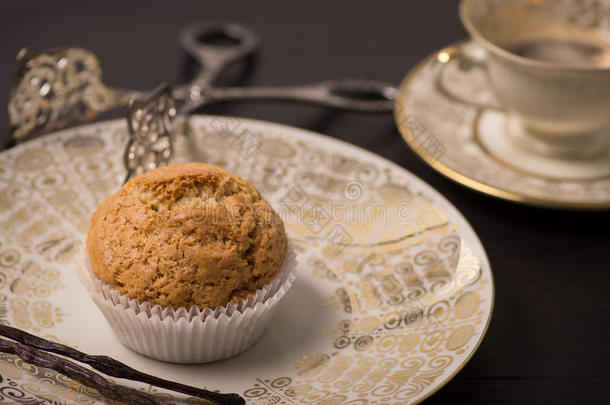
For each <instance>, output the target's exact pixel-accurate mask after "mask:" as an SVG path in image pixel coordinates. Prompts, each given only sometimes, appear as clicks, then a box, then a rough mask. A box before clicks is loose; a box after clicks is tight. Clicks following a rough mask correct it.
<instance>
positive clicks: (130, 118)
mask: <svg viewBox="0 0 610 405" xmlns="http://www.w3.org/2000/svg"><path fill="white" fill-rule="evenodd" d="M176 114H177V111H176V105H175V101H174V99H173V97H172V93H171V88H170V87H169V86H167V85H164V86H161V87H160V88H158V89H157V90H155V91H153V92H152V93H150V94H149V95H146V96H141V97H138V98H135V99H133V100H132V101H131V102H130V103H129V111H128V113H127V130H128V134H129V140H128V142H127V146H126V148H125V153H124V155H123V162H124V164H125V169H126V170H127V175H126V176H125V182H127V181H128V180H129V179H130V178H132V177H133V176H137V175H138V174H142V173H144V172H146V171H148V170H151V169H154V168H157V167H160V166H165V165H166V164H167V163H168V162H169V160H170V159H171V157H172V154H173V143H174V142H173V139H172V137H173V134H174V132H175V128H174V119H175V118H176Z"/></svg>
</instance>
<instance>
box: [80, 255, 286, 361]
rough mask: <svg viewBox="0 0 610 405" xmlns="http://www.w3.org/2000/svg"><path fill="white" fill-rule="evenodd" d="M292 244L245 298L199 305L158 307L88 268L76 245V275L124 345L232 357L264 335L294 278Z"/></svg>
mask: <svg viewBox="0 0 610 405" xmlns="http://www.w3.org/2000/svg"><path fill="white" fill-rule="evenodd" d="M296 263H297V261H296V254H295V252H294V249H293V247H292V246H291V244H290V243H289V244H288V250H287V253H286V257H285V259H284V264H283V265H282V267H281V269H280V271H279V272H278V274H277V275H276V276H275V277H274V278H273V279H272V280H271V281H270V282H269V283H268V284H266V285H265V286H264V287H263V288H261V289H259V290H258V291H256V293H255V294H251V295H250V296H248V297H247V299H243V298H241V299H239V300H238V301H237V302H236V303H230V304H227V305H226V306H219V307H216V308H214V309H210V308H206V309H205V310H200V309H199V308H198V307H196V306H193V307H191V308H190V309H187V308H179V309H177V310H175V309H173V308H172V307H162V306H160V305H152V306H151V305H150V303H149V302H140V301H139V300H137V299H133V298H129V297H128V296H126V295H123V294H121V293H120V292H118V291H117V290H115V289H114V288H112V286H110V285H108V284H106V283H104V282H103V281H102V280H100V279H98V278H97V277H96V276H95V275H94V274H93V272H92V271H91V265H90V262H89V257H88V255H87V251H86V249H85V248H84V246H83V247H81V249H80V254H79V263H78V266H77V268H78V276H79V279H80V281H81V283H82V284H83V285H84V286H85V287H86V288H87V291H88V292H89V294H90V295H91V298H92V299H93V302H95V304H96V305H97V307H98V308H99V309H100V311H102V314H103V315H104V316H105V317H106V319H107V320H108V323H109V324H110V326H111V327H112V329H113V331H114V333H115V334H116V336H117V337H118V339H119V340H120V341H121V343H122V344H124V345H125V346H127V347H128V348H130V349H132V350H134V351H136V352H138V353H140V354H143V355H145V356H148V357H152V358H155V359H158V360H163V361H168V362H172V363H206V362H210V361H215V360H220V359H224V358H227V357H231V356H234V355H236V354H238V353H241V352H242V351H244V350H246V349H247V348H248V347H250V346H252V345H253V344H254V343H255V342H256V341H257V340H258V339H259V338H260V337H261V335H262V334H263V332H264V331H265V329H266V328H267V326H268V325H269V322H270V321H271V318H272V316H273V314H274V312H275V309H276V308H277V304H278V302H279V301H280V299H281V298H282V297H283V296H284V295H285V294H286V292H287V291H288V290H289V289H290V287H291V286H292V282H293V281H294V279H295V274H294V269H295V267H296Z"/></svg>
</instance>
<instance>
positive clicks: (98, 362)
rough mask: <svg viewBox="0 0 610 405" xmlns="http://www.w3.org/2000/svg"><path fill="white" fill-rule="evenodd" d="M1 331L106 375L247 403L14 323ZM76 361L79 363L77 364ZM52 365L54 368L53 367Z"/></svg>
mask: <svg viewBox="0 0 610 405" xmlns="http://www.w3.org/2000/svg"><path fill="white" fill-rule="evenodd" d="M0 335H2V336H4V337H7V338H9V339H12V340H15V341H17V342H19V343H22V344H23V345H26V347H28V346H29V347H32V348H35V349H39V350H42V351H44V352H51V353H56V354H60V355H62V356H66V357H69V358H71V359H73V360H76V361H78V362H81V363H84V364H88V365H89V366H91V367H93V368H94V369H96V370H98V371H100V372H102V373H104V374H106V375H109V376H112V377H117V378H124V379H127V380H133V381H138V382H142V383H146V384H150V385H153V386H156V387H159V388H164V389H168V390H172V391H175V392H180V393H183V394H187V395H192V396H196V397H198V398H202V399H206V400H209V401H214V402H216V403H218V404H223V405H243V404H245V401H244V399H243V398H242V397H240V396H239V395H237V394H221V393H217V392H213V391H208V390H204V389H200V388H196V387H192V386H188V385H185V384H180V383H177V382H173V381H168V380H165V379H163V378H159V377H155V376H153V375H150V374H146V373H142V372H140V371H137V370H135V369H133V368H131V367H129V366H127V365H125V364H123V363H121V362H119V361H118V360H115V359H113V358H111V357H108V356H100V355H88V354H86V353H83V352H81V351H79V350H76V349H74V348H72V347H69V346H66V345H62V344H60V343H55V342H51V341H50V340H46V339H43V338H40V337H38V336H34V335H32V334H30V333H27V332H25V331H23V330H21V329H17V328H13V327H12V326H7V325H0ZM0 350H2V348H0ZM2 351H5V350H2ZM15 354H17V353H15ZM17 355H19V354H17ZM19 357H21V356H20V355H19ZM54 357H55V356H54ZM24 360H26V361H27V359H25V358H24ZM71 364H73V363H71ZM73 365H75V366H76V364H73ZM43 367H46V366H43ZM78 367H80V366H78ZM49 368H53V367H49ZM53 369H54V370H56V369H55V368H53ZM83 369H84V370H87V369H85V368H83ZM56 371H59V370H56ZM87 371H90V370H87ZM60 372H61V371H60ZM94 374H95V373H94ZM66 375H67V374H66ZM96 375H97V374H96ZM68 377H70V378H74V377H72V376H70V375H68ZM100 377H101V376H100ZM74 379H75V380H77V378H74ZM79 381H80V380H79ZM86 385H89V384H86ZM93 388H98V386H97V385H94V386H93ZM138 392H140V391H138ZM102 395H104V396H106V395H105V394H102ZM109 398H111V399H115V398H114V397H109ZM145 403H152V402H150V400H149V402H145Z"/></svg>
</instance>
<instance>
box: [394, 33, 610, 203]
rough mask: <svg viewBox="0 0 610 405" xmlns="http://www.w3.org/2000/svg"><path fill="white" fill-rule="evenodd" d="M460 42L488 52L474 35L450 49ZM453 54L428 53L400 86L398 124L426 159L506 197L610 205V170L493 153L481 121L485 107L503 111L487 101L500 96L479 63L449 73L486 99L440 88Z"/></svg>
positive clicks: (454, 177) (435, 166) (486, 191)
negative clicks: (594, 172)
mask: <svg viewBox="0 0 610 405" xmlns="http://www.w3.org/2000/svg"><path fill="white" fill-rule="evenodd" d="M456 48H463V49H464V50H466V51H469V52H471V53H473V54H475V55H478V59H481V58H482V57H483V54H482V49H481V48H480V47H479V46H478V45H477V44H476V43H475V42H474V41H472V40H463V41H459V42H456V43H454V44H452V45H450V46H449V47H447V48H445V49H456ZM450 58H451V56H450V55H449V54H448V53H447V52H445V51H444V50H441V51H439V52H436V53H434V54H432V55H430V56H428V57H426V58H425V59H423V60H422V61H421V62H419V63H418V64H417V65H416V66H415V67H413V68H412V69H411V70H410V71H409V72H408V74H407V75H406V76H405V78H404V79H403V81H402V83H401V85H400V88H399V91H398V96H397V100H396V104H395V108H394V119H395V122H396V125H397V127H398V130H399V132H400V134H401V135H402V137H403V139H404V140H405V142H406V143H407V144H408V145H409V147H411V149H412V150H413V151H414V152H415V153H416V154H417V155H418V156H419V157H420V158H421V159H423V160H424V161H425V162H426V163H427V164H429V165H430V166H431V167H432V168H433V169H435V170H436V171H438V172H439V173H441V174H443V175H444V176H446V177H448V178H450V179H451V180H453V181H455V182H457V183H459V184H462V185H464V186H466V187H468V188H471V189H473V190H476V191H479V192H481V193H484V194H487V195H490V196H493V197H497V198H500V199H504V200H509V201H514V202H518V203H523V204H528V205H535V206H541V207H551V208H562V209H586V210H602V209H608V208H610V176H607V175H605V176H601V177H600V176H594V177H592V178H586V179H561V178H553V176H544V175H541V174H539V173H533V172H530V171H527V170H523V169H521V168H518V167H515V166H514V165H511V164H510V163H507V162H506V161H503V160H502V159H501V158H498V157H497V156H496V155H495V154H493V153H490V152H489V150H488V149H487V148H486V147H485V146H484V145H483V144H482V142H481V139H480V133H479V132H480V128H477V125H478V122H479V120H480V117H481V114H482V113H483V112H486V111H494V112H495V113H497V112H498V111H497V110H495V109H492V108H490V109H487V110H486V109H485V108H484V107H483V106H484V105H485V104H488V105H494V104H495V103H494V101H491V102H490V99H491V100H494V97H493V95H492V94H491V90H490V89H489V86H488V85H487V84H486V82H485V79H484V77H482V76H480V77H478V78H476V73H475V72H473V71H474V70H476V69H470V70H468V71H465V72H463V71H461V70H460V69H459V68H458V67H457V66H456V67H455V69H453V70H452V72H451V74H450V75H449V77H450V79H451V84H453V85H456V84H457V87H460V86H461V87H462V90H465V91H468V90H469V87H472V88H473V89H474V90H472V91H471V92H472V93H473V94H477V93H478V94H479V95H480V94H483V93H485V94H483V96H482V97H483V98H484V100H483V101H481V100H479V101H477V100H474V99H473V100H474V101H473V103H472V104H465V103H462V102H460V101H458V100H456V98H454V97H451V94H447V92H445V91H443V89H439V86H438V83H437V80H443V79H442V78H441V79H438V75H440V74H441V73H439V71H438V69H441V66H442V65H443V64H445V63H447V62H448V61H449V59H450ZM454 65H457V63H455V64H454ZM479 73H481V75H482V72H479ZM444 77H445V78H446V77H447V75H445V76H444ZM471 97H472V96H471ZM485 97H487V98H485Z"/></svg>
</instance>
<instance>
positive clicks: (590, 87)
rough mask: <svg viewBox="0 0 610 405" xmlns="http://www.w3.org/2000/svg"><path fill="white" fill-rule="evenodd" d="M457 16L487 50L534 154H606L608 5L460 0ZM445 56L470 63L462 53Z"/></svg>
mask: <svg viewBox="0 0 610 405" xmlns="http://www.w3.org/2000/svg"><path fill="white" fill-rule="evenodd" d="M460 16H461V19H462V23H463V24H464V26H465V27H466V29H467V30H468V32H469V33H470V35H471V36H472V37H473V38H474V39H475V40H476V41H477V42H478V43H479V44H480V45H482V46H483V48H484V49H485V51H486V59H485V64H484V68H485V69H486V70H487V78H488V81H489V83H490V87H491V88H492V89H493V91H494V93H495V95H496V96H497V98H498V100H499V101H500V102H501V104H502V108H503V109H505V110H506V111H507V112H509V113H511V114H515V115H516V116H517V117H518V118H519V119H520V121H521V124H522V126H523V131H522V132H523V133H525V134H527V137H528V138H530V139H529V140H530V141H531V143H532V145H534V146H536V149H537V150H541V151H543V152H545V151H546V152H548V153H549V154H550V155H551V156H554V157H567V158H580V157H583V156H584V157H590V156H591V155H592V154H595V153H596V151H602V150H605V148H606V145H607V138H608V134H609V133H610V131H609V128H610V1H605V0H597V1H596V0H593V1H588V2H583V1H578V0H572V1H569V0H562V1H558V0H462V1H461V3H460ZM447 55H450V56H449V57H451V56H459V57H460V58H462V59H468V58H467V57H466V56H465V55H462V54H460V52H459V49H458V50H457V52H456V49H453V50H448V51H447ZM468 61H469V60H466V62H468ZM470 62H473V61H470ZM541 145H542V147H540V146H541Z"/></svg>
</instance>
